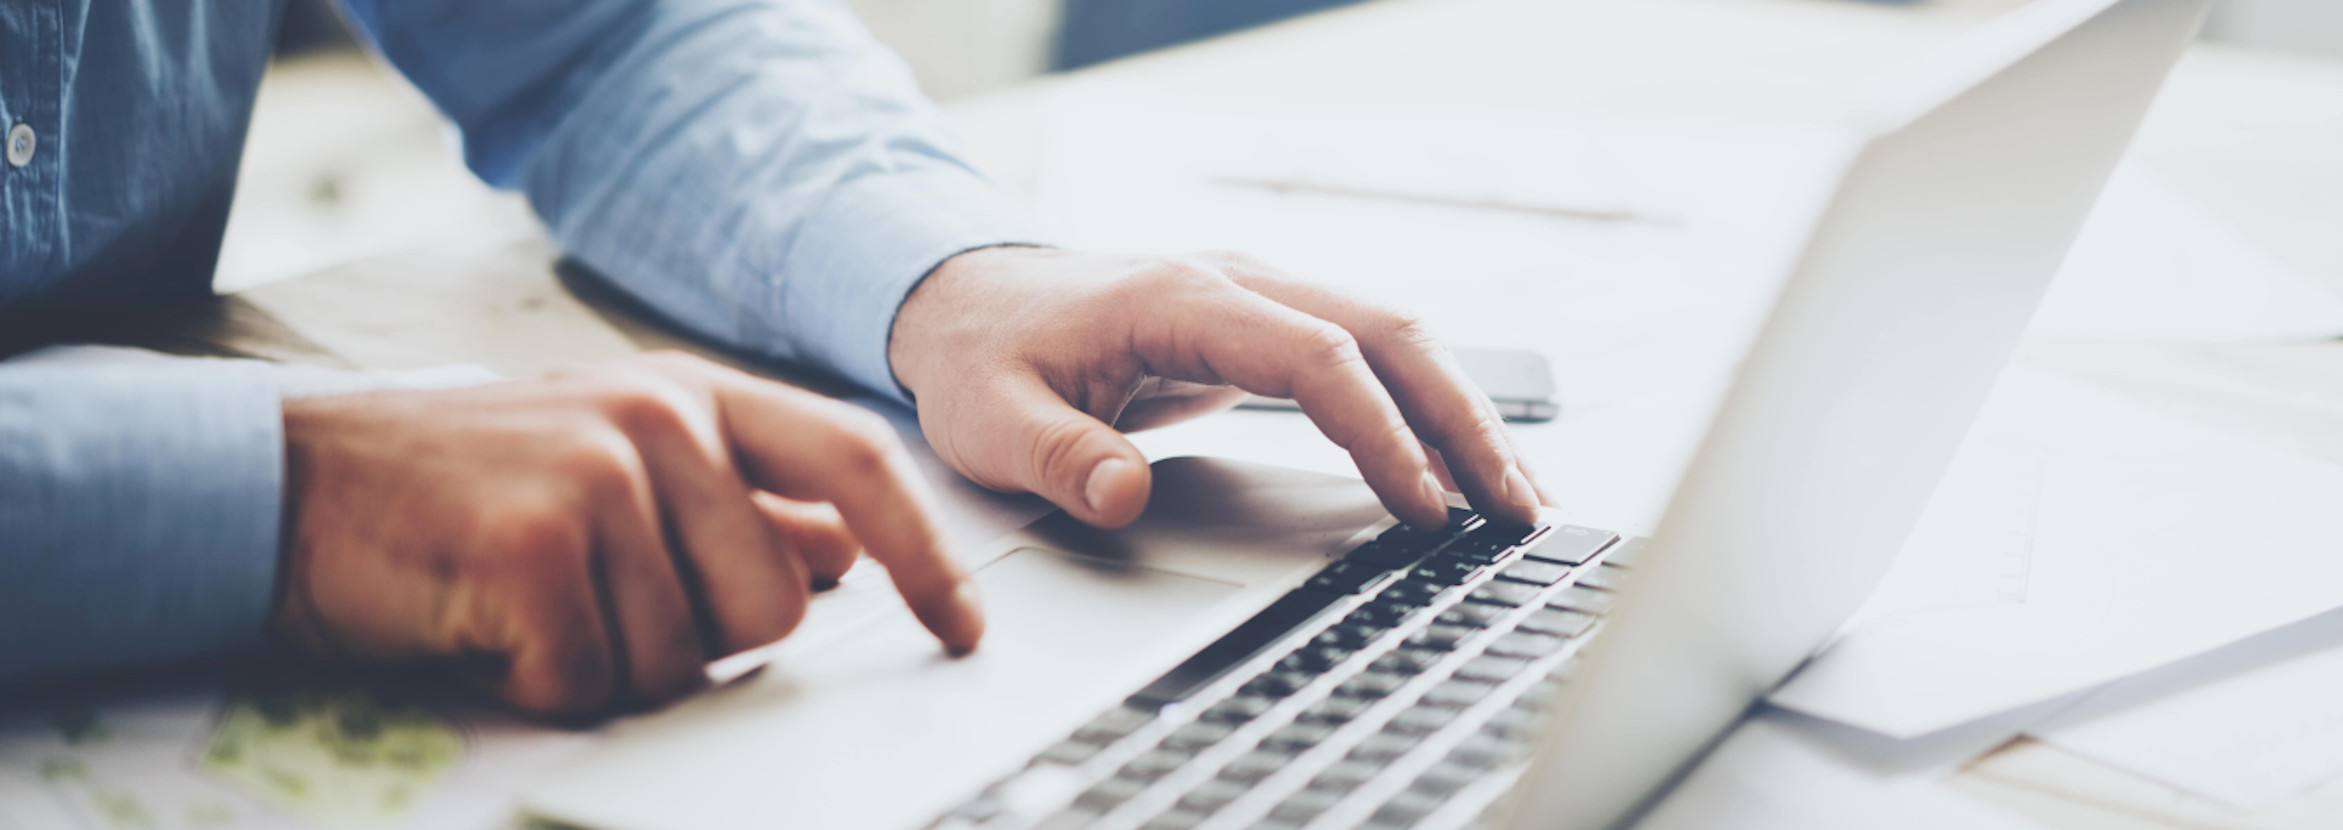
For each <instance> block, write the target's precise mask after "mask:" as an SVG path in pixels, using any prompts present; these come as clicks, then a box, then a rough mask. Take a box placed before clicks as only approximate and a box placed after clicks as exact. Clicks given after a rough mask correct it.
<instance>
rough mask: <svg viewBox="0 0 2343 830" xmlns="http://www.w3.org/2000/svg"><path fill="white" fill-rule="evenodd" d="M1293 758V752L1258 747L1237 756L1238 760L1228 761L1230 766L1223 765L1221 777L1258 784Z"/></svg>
mask: <svg viewBox="0 0 2343 830" xmlns="http://www.w3.org/2000/svg"><path fill="white" fill-rule="evenodd" d="M1293 759H1294V756H1293V755H1292V754H1291V753H1285V752H1276V751H1273V750H1267V749H1256V750H1253V751H1251V752H1247V753H1245V754H1243V755H1239V756H1237V757H1236V760H1233V761H1230V762H1228V766H1225V767H1221V768H1220V777H1221V778H1225V779H1227V780H1230V781H1237V782H1241V783H1246V784H1258V783H1260V782H1261V779H1263V778H1268V777H1269V776H1270V774H1272V773H1275V772H1277V771H1278V770H1280V769H1284V768H1285V765H1286V762H1288V761H1292V760H1293Z"/></svg>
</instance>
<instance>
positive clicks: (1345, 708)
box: [1295, 697, 1373, 724]
mask: <svg viewBox="0 0 2343 830" xmlns="http://www.w3.org/2000/svg"><path fill="white" fill-rule="evenodd" d="M1371 705H1373V704H1372V703H1370V702H1368V701H1365V700H1360V699H1358V698H1355V697H1330V698H1327V699H1325V700H1321V701H1318V705H1316V706H1312V707H1310V708H1309V709H1308V710H1307V711H1304V712H1302V714H1301V716H1300V717H1298V718H1295V720H1298V721H1301V722H1303V723H1328V724H1344V723H1349V722H1350V721H1351V719H1352V718H1355V717H1358V716H1359V713H1360V712H1364V711H1367V707H1368V706H1371Z"/></svg>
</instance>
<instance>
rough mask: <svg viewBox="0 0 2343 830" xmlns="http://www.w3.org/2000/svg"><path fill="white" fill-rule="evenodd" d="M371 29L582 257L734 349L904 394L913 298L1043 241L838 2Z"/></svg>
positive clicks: (490, 17) (422, 6)
mask: <svg viewBox="0 0 2343 830" xmlns="http://www.w3.org/2000/svg"><path fill="white" fill-rule="evenodd" d="M352 8H353V10H355V11H357V12H358V13H359V17H360V19H361V21H362V22H365V23H367V25H368V26H369V27H370V28H371V29H373V30H376V31H377V32H378V35H377V37H378V39H379V40H380V41H381V42H382V43H383V45H384V48H385V51H386V53H388V54H389V55H390V56H391V57H392V58H393V60H394V61H396V62H398V63H399V65H400V67H401V68H402V69H405V70H406V71H407V72H408V73H409V75H410V76H411V77H414V78H415V79H416V80H417V82H418V83H419V84H420V85H421V86H423V88H424V90H425V91H426V92H427V93H430V94H431V95H432V96H433V98H434V99H435V100H437V101H439V102H440V104H441V105H442V107H443V108H445V109H447V110H448V112H449V113H450V114H451V115H452V116H454V117H455V118H456V119H457V121H458V123H459V125H461V126H462V127H463V128H464V133H465V137H466V149H467V152H468V154H469V157H470V160H471V162H472V164H473V167H474V169H475V170H478V171H479V172H480V173H481V174H482V176H483V177H485V178H488V179H489V180H490V181H491V182H493V183H496V184H499V185H501V186H511V187H518V188H521V189H523V190H524V191H526V192H527V194H528V196H529V199H530V201H531V203H532V204H533V205H534V206H535V208H536V209H537V211H538V213H539V215H540V216H542V217H543V218H544V220H545V222H546V224H547V226H548V227H549V228H550V230H551V231H552V233H553V236H554V238H555V241H556V242H557V243H558V244H559V245H560V247H561V248H562V250H563V251H564V252H565V253H567V254H569V255H570V256H572V257H574V258H576V259H577V260H579V261H580V262H582V263H583V264H585V265H587V266H589V267H590V268H592V269H593V270H595V271H597V272H599V273H601V274H602V275H604V276H606V277H608V278H609V279H611V280H612V281H614V282H615V283H617V284H618V285H619V286H620V287H622V288H624V289H625V290H627V291H628V292H630V293H632V294H633V295H635V296H636V297H637V298H639V299H641V300H643V301H644V302H646V303H647V304H649V305H650V306H652V307H653V308H655V309H657V310H658V311H659V312H661V313H663V314H665V315H667V316H669V317H671V318H674V319H675V320H677V321H678V322H680V323H683V324H684V325H687V326H689V327H691V328H693V329H696V330H698V331H699V332H701V333H703V334H706V335H708V336H711V337H714V338H717V339H719V340H722V341H724V342H726V343H729V344H731V345H734V346H736V347H739V348H742V349H745V350H748V351H751V352H755V353H759V354H763V355H767V356H771V357H778V358H784V359H792V360H800V361H805V362H809V363H814V364H817V365H821V366H824V367H827V368H829V369H832V370H834V371H837V372H839V373H840V374H843V375H845V376H847V377H849V378H851V379H853V380H856V381H859V382H861V383H863V384H864V385H867V386H870V387H872V388H874V389H878V390H881V391H883V392H888V393H895V392H896V391H897V389H896V386H895V384H894V381H893V377H892V375H891V373H890V372H889V370H888V366H887V361H886V339H887V333H888V327H889V326H890V325H891V323H892V321H893V319H894V314H895V310H896V308H897V307H898V306H899V305H900V303H901V301H902V299H903V297H904V296H905V295H906V294H907V293H908V292H909V290H910V288H911V286H912V285H913V284H915V283H917V282H918V280H919V279H920V278H921V277H922V276H923V275H925V274H926V273H928V271H930V270H931V269H933V268H934V267H935V266H936V265H937V264H938V263H940V262H942V261H943V260H944V259H946V258H948V257H949V256H951V255H952V254H955V253H958V252H960V251H964V250H968V249H971V248H976V247H982V246H986V245H993V244H999V243H1004V242H1017V241H1031V234H1030V233H1029V232H1027V230H1026V229H1025V228H1024V226H1023V225H1022V223H1021V221H1020V220H1019V219H1017V218H1016V211H1015V210H1013V209H1012V208H1011V207H1010V206H1009V205H1008V203H1007V201H1006V200H1005V199H1004V198H1003V197H1002V196H1001V195H1000V194H999V193H997V192H996V191H995V189H994V188H993V187H992V186H991V185H990V184H989V183H987V182H986V181H984V179H983V178H982V177H981V176H979V175H978V174H977V173H976V172H975V171H974V170H972V169H971V168H970V166H969V165H967V164H966V163H964V162H963V161H962V160H961V158H960V157H959V155H958V153H957V151H956V149H955V148H954V147H953V146H952V144H953V141H952V139H951V138H950V136H949V130H948V129H947V128H946V127H945V125H944V123H943V119H942V117H941V115H940V114H939V113H938V112H937V111H936V109H935V108H934V107H933V106H932V105H931V104H929V103H928V102H927V101H926V99H925V98H924V97H923V96H921V94H920V93H919V90H918V89H917V87H916V85H915V83H914V82H913V81H912V79H911V76H910V74H909V72H908V71H907V70H906V69H905V68H904V67H903V65H902V63H901V61H899V60H898V59H896V57H895V56H894V55H893V54H891V53H889V52H888V51H887V50H886V49H885V47H883V46H881V45H880V44H879V43H878V42H877V41H875V40H874V39H872V38H871V36H870V35H869V33H868V32H867V31H865V30H864V29H863V27H862V26H861V24H860V23H859V22H858V21H856V20H855V19H854V18H853V16H852V15H851V14H850V13H848V12H847V11H846V9H845V8H844V7H843V6H842V5H840V4H838V3H834V2H823V1H822V0H635V1H634V2H627V1H626V0H574V2H571V3H568V4H534V5H530V6H526V7H507V6H503V5H498V4H488V5H481V4H472V3H456V2H441V1H440V0H409V2H406V3H403V4H388V3H385V4H379V6H378V5H377V4H376V3H373V2H369V0H353V2H352ZM557 8H561V9H566V10H567V11H568V12H571V14H569V15H567V16H562V17H559V18H556V17H554V16H553V10H555V9H557ZM491 32H493V33H496V37H494V38H490V37H488V36H487V33H491ZM491 41H493V42H494V43H495V44H496V45H495V46H494V47H491V46H490V45H489V43H490V42H491ZM531 56H535V57H531ZM516 76H517V77H519V78H521V79H523V80H515V79H514V78H515V77H516Z"/></svg>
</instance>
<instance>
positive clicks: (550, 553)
mask: <svg viewBox="0 0 2343 830" xmlns="http://www.w3.org/2000/svg"><path fill="white" fill-rule="evenodd" d="M586 538H587V534H586V529H585V528H584V527H583V525H582V523H581V522H580V520H579V519H578V518H577V517H575V516H573V515H570V514H567V513H564V512H562V511H558V510H552V509H546V508H532V509H521V510H512V511H507V512H505V513H503V514H501V515H499V516H497V517H496V518H495V519H494V524H493V525H492V526H491V527H490V529H489V532H488V543H489V544H490V545H491V546H492V549H494V550H496V551H498V552H499V553H500V554H501V559H502V561H504V562H506V563H507V564H508V567H509V568H510V570H511V571H513V572H515V573H516V575H517V576H518V577H519V578H521V579H523V580H524V583H523V584H537V583H538V582H539V580H540V578H541V577H543V576H545V575H548V574H551V573H558V572H560V571H563V570H566V569H570V568H576V567H580V566H581V565H582V564H583V563H584V562H585V552H586Z"/></svg>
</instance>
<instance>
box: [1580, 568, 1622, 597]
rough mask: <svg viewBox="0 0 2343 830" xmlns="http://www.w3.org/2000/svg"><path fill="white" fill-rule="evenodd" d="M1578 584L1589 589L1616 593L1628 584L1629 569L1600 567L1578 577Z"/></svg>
mask: <svg viewBox="0 0 2343 830" xmlns="http://www.w3.org/2000/svg"><path fill="white" fill-rule="evenodd" d="M1578 584H1580V585H1584V586H1587V587H1589V588H1601V589H1603V590H1605V591H1616V590H1619V589H1620V588H1622V587H1624V586H1626V584H1627V569H1626V568H1622V567H1619V566H1617V565H1608V564H1606V565H1599V566H1596V567H1595V569H1594V570H1591V571H1587V572H1586V573H1583V574H1579V575H1578Z"/></svg>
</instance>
